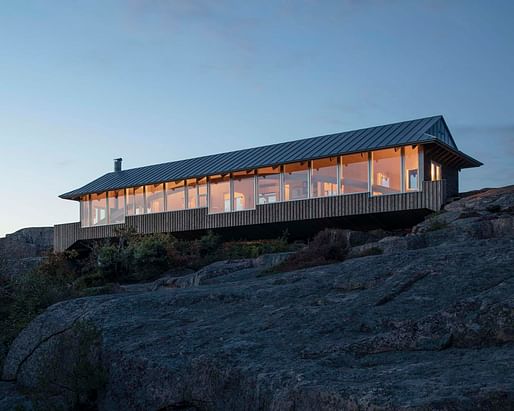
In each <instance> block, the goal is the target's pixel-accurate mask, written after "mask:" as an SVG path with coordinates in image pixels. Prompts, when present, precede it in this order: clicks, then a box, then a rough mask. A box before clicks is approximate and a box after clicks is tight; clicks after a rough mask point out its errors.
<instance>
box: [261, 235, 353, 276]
mask: <svg viewBox="0 0 514 411" xmlns="http://www.w3.org/2000/svg"><path fill="white" fill-rule="evenodd" d="M349 248H350V243H349V240H348V236H347V231H345V230H340V229H330V228H327V229H325V230H323V231H321V232H319V233H318V234H317V235H316V236H315V237H314V238H313V239H312V241H311V242H309V243H308V244H307V245H306V246H305V247H304V248H302V249H301V250H299V251H297V252H296V253H294V254H292V255H291V256H290V257H289V258H288V259H287V260H286V261H284V262H283V263H281V264H279V265H277V266H275V267H273V268H272V269H270V270H269V272H286V271H292V270H298V269H301V268H307V267H313V266H317V265H325V264H331V263H335V262H337V261H343V260H344V259H345V258H346V255H347V254H348V250H349Z"/></svg>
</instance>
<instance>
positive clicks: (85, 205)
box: [80, 195, 91, 227]
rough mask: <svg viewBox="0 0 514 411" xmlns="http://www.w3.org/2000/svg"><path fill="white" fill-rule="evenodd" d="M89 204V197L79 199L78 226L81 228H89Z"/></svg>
mask: <svg viewBox="0 0 514 411" xmlns="http://www.w3.org/2000/svg"><path fill="white" fill-rule="evenodd" d="M90 208H91V207H90V202H89V196H88V195H86V196H82V197H80V226H81V227H89V226H90V221H89V217H90V213H89V211H90Z"/></svg>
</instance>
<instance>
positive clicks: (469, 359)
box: [3, 236, 514, 410]
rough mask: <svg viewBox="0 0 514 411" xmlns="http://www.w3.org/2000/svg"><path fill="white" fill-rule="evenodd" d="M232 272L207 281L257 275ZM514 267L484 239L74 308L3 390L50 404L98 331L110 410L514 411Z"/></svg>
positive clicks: (23, 351)
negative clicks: (81, 324)
mask: <svg viewBox="0 0 514 411" xmlns="http://www.w3.org/2000/svg"><path fill="white" fill-rule="evenodd" d="M230 264H232V263H227V262H225V263H223V264H221V263H220V264H218V265H215V266H213V267H211V268H209V269H208V270H205V271H204V272H205V273H207V272H210V273H211V274H212V275H213V277H210V279H211V280H215V279H221V278H223V276H222V275H219V276H217V275H218V274H219V273H220V272H221V270H222V267H223V266H225V267H227V268H229V267H232V268H233V269H234V270H235V269H236V267H237V268H238V269H240V271H233V272H232V273H231V274H227V276H228V277H230V276H231V275H236V274H237V273H244V272H246V271H247V270H255V268H251V267H250V268H245V267H249V264H248V262H241V261H239V262H234V263H233V265H232V266H230ZM513 264H514V237H513V236H510V237H502V238H488V239H475V238H472V239H469V240H468V241H467V242H464V241H462V242H455V243H446V244H444V245H437V246H427V247H425V248H422V249H416V250H402V251H400V252H398V253H396V254H389V255H386V254H383V255H375V256H369V257H363V258H356V259H351V260H347V261H345V262H342V263H339V264H334V265H328V266H323V267H313V268H308V269H304V270H300V271H296V272H290V273H284V274H269V275H266V276H263V277H253V278H251V279H248V278H246V279H245V280H240V281H230V282H222V281H220V282H216V283H212V284H203V285H202V283H201V281H200V284H199V285H197V286H195V287H190V288H175V289H165V288H161V289H159V290H157V291H153V292H145V293H131V294H130V293H121V294H114V295H104V296H96V297H88V298H81V299H76V300H71V301H66V302H62V303H59V304H56V305H54V306H52V307H50V308H49V309H48V310H47V311H46V312H45V313H44V314H43V315H41V316H40V317H38V318H37V319H35V320H34V321H33V322H32V323H31V324H30V325H29V326H28V327H27V328H26V329H25V330H23V331H22V333H21V334H20V335H19V336H18V338H17V339H16V341H15V342H14V344H13V346H12V348H11V350H10V352H9V354H8V357H7V359H6V365H5V368H4V372H3V378H4V379H9V380H16V382H17V384H18V386H19V387H24V388H25V389H35V387H34V384H35V383H34V381H35V380H36V379H35V376H36V375H38V374H41V373H42V375H45V374H48V371H46V370H48V369H50V368H51V367H50V364H52V363H55V361H56V357H58V358H66V357H63V356H62V355H60V354H58V352H59V350H57V349H56V348H55V347H59V346H62V345H63V343H62V341H69V339H70V338H72V337H73V333H70V331H69V330H71V329H72V327H73V324H75V323H77V322H78V321H81V320H87V321H90V322H92V323H93V324H95V326H96V327H97V329H98V330H99V332H100V333H101V350H100V352H101V363H102V364H103V367H105V369H106V372H107V376H108V377H107V384H106V386H105V387H104V389H103V390H102V391H101V392H100V395H99V407H100V409H104V410H107V409H109V410H111V409H124V410H140V409H181V408H180V407H182V409H187V408H188V407H189V408H190V409H207V410H217V409H220V410H221V409H234V410H238V409H270V410H287V409H291V408H293V407H294V409H297V410H310V409H313V408H314V409H322V410H338V409H347V408H350V409H351V408H353V409H364V410H366V409H377V408H385V409H399V408H402V409H433V408H436V409H471V408H474V407H478V406H481V405H483V407H484V408H488V409H509V408H512V406H514V369H513V367H512V366H511V364H512V363H514V340H513V320H514V311H513V308H514V306H513V297H512V296H513V295H514V272H513V271H512V266H513ZM204 278H205V281H207V279H208V278H209V276H206V277H204ZM231 278H232V277H231ZM68 344H69V343H68ZM66 361H67V362H70V363H73V361H71V359H68V360H66ZM61 378H64V380H63V381H62V382H64V381H65V374H64V373H63V375H61Z"/></svg>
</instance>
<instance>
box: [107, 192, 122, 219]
mask: <svg viewBox="0 0 514 411" xmlns="http://www.w3.org/2000/svg"><path fill="white" fill-rule="evenodd" d="M108 198H109V224H121V223H124V222H125V190H116V191H109V193H108Z"/></svg>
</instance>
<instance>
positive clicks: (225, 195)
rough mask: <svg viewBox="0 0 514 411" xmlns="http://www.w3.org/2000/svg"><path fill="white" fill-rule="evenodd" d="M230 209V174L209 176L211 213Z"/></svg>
mask: <svg viewBox="0 0 514 411" xmlns="http://www.w3.org/2000/svg"><path fill="white" fill-rule="evenodd" d="M226 211H230V179H229V177H228V176H226V177H222V176H214V177H209V213H223V212H226Z"/></svg>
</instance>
